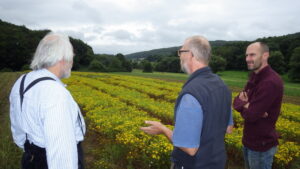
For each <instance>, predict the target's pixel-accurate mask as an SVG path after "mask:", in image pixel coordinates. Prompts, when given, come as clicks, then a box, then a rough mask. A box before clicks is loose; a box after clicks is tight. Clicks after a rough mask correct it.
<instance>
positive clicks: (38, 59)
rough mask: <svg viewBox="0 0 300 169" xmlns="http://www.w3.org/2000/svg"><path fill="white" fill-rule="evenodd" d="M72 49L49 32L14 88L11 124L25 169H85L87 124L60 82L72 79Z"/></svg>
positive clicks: (58, 36) (11, 102) (63, 38)
mask: <svg viewBox="0 0 300 169" xmlns="http://www.w3.org/2000/svg"><path fill="white" fill-rule="evenodd" d="M73 56H74V54H73V47H72V45H71V43H70V41H69V38H68V37H67V36H64V35H60V34H55V33H49V34H47V35H46V36H45V37H44V38H43V39H42V40H41V41H40V43H39V45H38V47H37V49H36V52H35V55H34V58H33V61H32V63H31V68H32V69H33V71H31V72H29V73H27V74H24V75H22V76H21V77H20V78H19V79H18V80H17V81H16V83H15V84H14V86H13V88H12V90H11V94H10V98H9V99H10V119H11V130H12V135H13V139H14V142H15V143H16V144H17V145H18V146H19V147H20V148H22V149H23V150H24V153H23V157H22V169H48V168H49V169H62V168H63V169H77V168H78V169H83V168H84V166H83V152H82V149H81V144H80V143H81V141H83V139H84V133H85V123H84V119H83V116H82V114H81V112H80V109H79V107H78V105H77V103H76V102H75V101H74V99H73V98H72V96H71V94H70V93H69V91H68V90H67V89H66V88H65V85H64V84H63V83H62V82H61V80H60V79H62V78H68V77H69V76H70V74H71V68H72V65H73Z"/></svg>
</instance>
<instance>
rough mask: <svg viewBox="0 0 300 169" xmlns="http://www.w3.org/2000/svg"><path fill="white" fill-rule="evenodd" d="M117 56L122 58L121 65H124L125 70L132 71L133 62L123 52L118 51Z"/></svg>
mask: <svg viewBox="0 0 300 169" xmlns="http://www.w3.org/2000/svg"><path fill="white" fill-rule="evenodd" d="M116 58H117V59H119V60H120V62H121V66H122V67H123V70H124V71H125V72H131V71H132V64H131V62H130V61H129V60H127V59H126V58H125V56H124V55H123V54H121V53H118V54H117V55H116Z"/></svg>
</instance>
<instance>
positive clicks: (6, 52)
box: [0, 20, 300, 81]
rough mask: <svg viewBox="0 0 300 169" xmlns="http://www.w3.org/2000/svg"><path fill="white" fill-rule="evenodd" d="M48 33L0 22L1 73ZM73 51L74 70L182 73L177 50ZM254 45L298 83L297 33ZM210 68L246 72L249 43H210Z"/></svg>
mask: <svg viewBox="0 0 300 169" xmlns="http://www.w3.org/2000/svg"><path fill="white" fill-rule="evenodd" d="M49 32H50V30H30V29H28V28H26V27H25V26H17V25H14V24H11V23H8V22H5V21H2V20H0V59H1V62H0V71H22V70H27V69H29V64H30V62H31V59H32V57H33V54H34V52H35V49H36V47H37V45H38V43H39V41H40V40H41V39H42V38H43V37H44V36H45V35H46V34H47V33H49ZM70 41H71V43H72V45H73V48H74V53H75V57H74V64H73V70H80V71H100V72H116V71H126V72H131V71H132V69H133V68H137V69H143V70H144V72H151V71H160V72H176V73H178V72H181V68H180V60H179V57H178V56H177V50H178V49H179V48H180V47H170V48H162V49H154V50H150V51H146V52H138V53H133V54H129V55H126V56H124V55H123V54H121V53H119V54H117V55H109V54H94V52H93V49H92V48H91V47H90V46H89V45H88V44H86V43H85V42H83V41H81V40H79V39H74V38H72V37H71V38H70ZM255 41H261V42H265V43H267V44H268V45H269V47H270V51H271V52H270V56H271V57H270V59H269V63H270V65H271V67H272V68H273V69H275V71H277V72H278V73H279V74H287V75H288V77H289V79H291V80H293V81H300V32H299V33H295V34H290V35H285V36H278V37H264V38H259V39H257V40H255ZM210 43H211V45H212V57H211V61H210V67H211V68H212V69H213V71H214V72H218V71H224V70H246V69H247V67H246V62H245V50H246V47H247V46H248V45H249V44H250V43H252V41H251V42H250V41H211V42H210Z"/></svg>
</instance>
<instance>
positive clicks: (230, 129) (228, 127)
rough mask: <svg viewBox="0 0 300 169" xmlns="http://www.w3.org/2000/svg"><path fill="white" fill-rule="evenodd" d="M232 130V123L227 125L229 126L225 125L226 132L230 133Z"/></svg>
mask: <svg viewBox="0 0 300 169" xmlns="http://www.w3.org/2000/svg"><path fill="white" fill-rule="evenodd" d="M232 130H233V125H229V126H227V129H226V133H227V134H231V133H232Z"/></svg>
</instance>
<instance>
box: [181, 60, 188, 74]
mask: <svg viewBox="0 0 300 169" xmlns="http://www.w3.org/2000/svg"><path fill="white" fill-rule="evenodd" d="M180 67H181V70H182V71H183V72H184V73H187V74H190V71H189V67H188V66H187V64H186V62H185V63H183V61H180Z"/></svg>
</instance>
